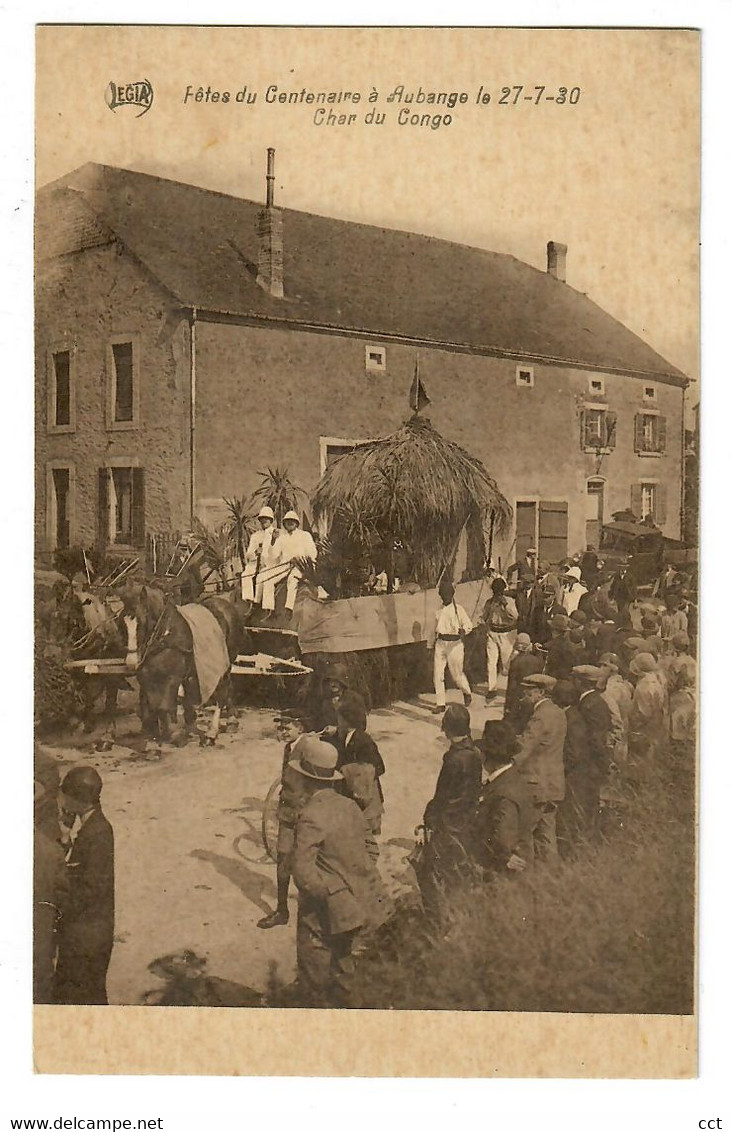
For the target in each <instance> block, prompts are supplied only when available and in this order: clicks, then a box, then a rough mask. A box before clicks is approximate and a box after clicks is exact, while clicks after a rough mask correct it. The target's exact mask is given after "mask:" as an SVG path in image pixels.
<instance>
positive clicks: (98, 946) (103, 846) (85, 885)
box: [55, 766, 114, 1006]
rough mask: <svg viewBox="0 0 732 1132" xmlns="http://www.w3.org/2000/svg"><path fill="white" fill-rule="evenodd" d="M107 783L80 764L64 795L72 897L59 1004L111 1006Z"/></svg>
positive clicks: (64, 929)
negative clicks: (104, 805)
mask: <svg viewBox="0 0 732 1132" xmlns="http://www.w3.org/2000/svg"><path fill="white" fill-rule="evenodd" d="M101 794H102V780H101V778H100V777H99V774H98V773H97V771H96V770H95V769H94V767H91V766H75V767H72V768H71V770H70V771H69V772H68V773H67V774H66V776H65V777H64V779H63V781H62V783H61V790H60V793H59V815H60V821H61V824H62V825H63V826H65V828H66V830H67V831H68V835H67V840H68V842H69V849H68V852H67V854H66V869H67V875H68V880H69V896H68V900H67V902H66V906H65V908H64V912H63V917H62V920H61V928H60V932H59V942H58V958H57V961H56V980H55V1000H56V1002H58V1003H65V1004H68V1005H74V1006H106V1004H107V968H108V967H109V960H110V958H111V955H112V940H113V936H114V835H113V833H112V827H111V825H110V824H109V822H108V821H107V819H106V817H105V816H104V814H103V813H102V806H101Z"/></svg>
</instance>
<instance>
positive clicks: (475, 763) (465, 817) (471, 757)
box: [424, 739, 482, 845]
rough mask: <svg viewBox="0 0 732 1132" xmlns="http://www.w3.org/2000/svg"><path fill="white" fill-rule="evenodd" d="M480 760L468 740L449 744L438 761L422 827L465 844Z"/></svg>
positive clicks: (477, 794)
mask: <svg viewBox="0 0 732 1132" xmlns="http://www.w3.org/2000/svg"><path fill="white" fill-rule="evenodd" d="M481 770H482V764H481V758H480V755H479V753H478V751H477V749H476V747H475V745H474V744H473V741H472V739H461V740H460V741H459V742H457V743H453V744H452V746H451V747H450V749H449V750H448V751H446V752H445V756H444V758H443V760H442V768H441V770H440V773H439V776H438V778H437V785H436V787H435V794H434V797H433V798H432V800H431V801H430V802H428V803H427V808H426V810H425V812H424V824H425V825H426V826H427V828H428V829H431V830H432V831H433V832H434V833H435V834H436V835H438V836H440V835H443V834H444V835H445V836H446V837H447V838H449V839H454V840H456V841H458V842H459V843H460V844H462V845H466V844H467V842H468V840H469V837H470V832H471V827H472V823H473V818H474V815H475V810H476V806H477V804H478V798H479V797H480V790H481Z"/></svg>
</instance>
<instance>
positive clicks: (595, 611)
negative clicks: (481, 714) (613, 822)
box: [419, 548, 697, 919]
mask: <svg viewBox="0 0 732 1132" xmlns="http://www.w3.org/2000/svg"><path fill="white" fill-rule="evenodd" d="M586 557H587V558H588V559H589V563H590V568H589V570H588V573H589V577H587V578H585V574H584V562H583V565H579V564H578V563H577V562H572V561H568V562H566V563H564V565H563V568H560V569H558V570H557V571H556V572H555V571H552V570H550V569H549V568H548V567H545V566H543V565H541V564H539V563H537V561H536V552H535V550H533V549H530V550H529V551H528V552H527V555H526V559H525V560H522V561H521V562H518V563H516V564H515V565H514V567H512V569H511V570H510V571H509V572H508V573H509V577H511V576H512V575H513V585H512V586H511V588H509V583H508V581H507V580H506V579H504V578H500V577H498V578H494V579H493V582H492V592H491V593H490V596H489V597H488V599H487V601H486V603H485V606H484V608H483V611H482V614H481V617H480V621H481V622H482V624H483V626H484V628H485V640H486V674H487V699H488V700H489V701H490V700H491V699H492V698H493V697H494V696H495V695H496V694H497V679H498V672H499V670H502V671H503V673H504V675H505V677H506V693H505V701H504V710H503V718H502V719H500V720H489V721H488V722H487V723H486V724H485V729H484V732H483V735H482V737H481V739H480V741H478V742H475V741H474V739H473V737H472V735H471V725H470V714H469V710H468V709H469V706H470V704H471V700H472V692H471V687H470V684H469V683H468V680H467V678H466V676H465V672H464V670H463V657H464V649H465V642H466V640H467V639H468V637H469V635H470V634H471V633H472V632H473V626H472V624H471V621H470V618H469V617H468V614H467V613H466V612H465V610H464V609H463V608H462V607H461V606H459V605H457V604H456V602H455V594H454V590H453V588H452V586H451V585H449V584H445V585H443V586H442V588H441V598H442V603H443V604H442V608H441V610H440V611H439V612H438V615H437V633H436V646H435V700H436V703H435V707H434V709H433V710H434V711H435V712H438V713H442V715H443V719H442V730H443V732H444V735H445V737H446V740H447V742H448V751H447V753H446V755H445V758H444V761H443V767H442V770H441V772H440V776H439V778H438V782H437V787H436V790H435V795H434V797H433V799H432V801H431V802H430V803H429V805H428V807H427V810H426V812H425V815H424V830H423V848H422V851H421V853H420V854H419V864H420V870H419V879H420V886H421V889H422V896H423V902H424V905H425V910H426V911H427V913H428V915H430V916H431V917H433V918H437V919H439V918H440V917H442V916H444V913H445V909H446V908H448V907H449V905H450V901H451V899H452V896H453V895H454V893H455V891H456V890H457V889H458V888H459V887H461V886H463V885H465V884H466V883H470V882H471V881H475V879H476V877H479V878H481V879H483V880H484V879H485V878H486V877H488V876H493V875H496V874H501V873H504V872H517V873H518V872H524V871H525V870H526V869H528V868H531V867H532V866H533V865H534V864H535V863H537V862H538V863H541V864H551V863H552V862H554V861H558V860H559V858H560V857H566V858H571V857H572V856H574V855H576V854H577V853H578V852H581V851H582V850H583V848H584V847H585V846H587V845H588V844H592V843H593V842H596V841H597V839H598V837H599V834H600V820H601V813H602V809H603V805H604V803H605V802H606V801H607V800H608V799H609V798H612V797H613V796H617V794H618V790H619V789H622V785H623V783H627V784H629V785H631V786H637V785H638V784H639V783H640V782H641V781H642V780H643V779H644V777H645V776H646V775H647V774H648V773H650V772H652V768H653V766H654V762H655V760H657V759H660V758H662V757H664V756H665V755H666V754H667V753H669V752H671V753H672V754H677V755H686V756H688V758H689V759H690V760H691V761H692V762H693V753H694V749H695V742H696V715H697V711H696V706H697V705H696V660H695V658H694V653H695V646H696V641H695V633H696V617H695V612H696V611H695V608H694V606H693V603H692V602H691V600H690V598H689V594H688V592H687V591H686V589H685V586H684V579H683V577H679V576H678V575H668V576H667V577H666V578H665V585H664V587H663V599H662V604H661V599H660V598H658V599H657V600H656V601H655V602H653V603H650V602H647V601H645V602H644V601H640V600H639V599H638V594H637V589H636V586H635V584H634V582H633V579H632V575H631V573H630V571H629V569H628V566H627V564H622V565H621V567H620V569H619V570H618V571H617V573H616V574H615V576H614V577H613V579H612V580H611V581H610V583H609V584H606V585H605V586H603V587H599V585H598V581H599V574H598V571H597V569H596V567H597V560H596V556H595V555H594V552H593V551H592V548H588V551H587V552H586ZM593 567H594V568H593ZM692 634H693V635H692ZM445 663H447V665H448V667H449V669H450V672H451V675H452V677H453V682H454V684H455V686H456V687H457V688H458V689H459V690H460V691H462V693H463V703H462V704H459V703H452V704H449V705H448V706H447V707H445V691H444V669H445Z"/></svg>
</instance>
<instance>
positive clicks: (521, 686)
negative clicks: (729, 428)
mask: <svg viewBox="0 0 732 1132" xmlns="http://www.w3.org/2000/svg"><path fill="white" fill-rule="evenodd" d="M70 80H73V81H70ZM60 90H63V92H64V94H63V99H61V100H60V99H59V91H60ZM699 169H700V36H699V33H698V32H697V31H694V30H689V29H685V30H684V29H678V30H675V29H668V28H664V29H653V28H649V29H601V28H594V29H581V28H574V29H550V28H542V29H531V28H460V29H457V28H453V29H450V28H379V27H364V28H342V27H340V28H335V27H332V28H328V27H320V28H313V27H268V28H264V27H204V26H185V27H184V26H155V25H148V26H136V25H121V26H91V25H89V26H86V25H65V26H61V25H53V26H52V25H43V26H39V27H38V29H37V39H36V196H35V284H36V289H35V335H36V338H35V528H34V597H35V607H34V612H35V647H34V668H35V701H34V728H35V745H34V774H33V781H34V797H35V812H34V818H35V820H34V885H33V921H34V940H33V1000H34V1035H35V1037H34V1047H35V1066H36V1070H37V1071H38V1072H40V1073H52V1074H53V1073H57V1074H58V1073H64V1074H77V1073H79V1074H81V1073H100V1074H102V1073H104V1074H111V1073H115V1074H190V1075H195V1074H209V1075H210V1074H226V1075H247V1074H249V1075H302V1076H304V1075H323V1076H349V1075H351V1076H395V1077H396V1076H406V1077H421V1076H435V1077H440V1076H453V1077H460V1076H462V1077H627V1078H632V1077H646V1078H654V1077H656V1078H658V1077H664V1078H680V1077H690V1076H694V1074H695V1073H696V1052H697V1038H696V906H697V901H696V856H697V852H696V850H697V845H696V836H697V835H696V813H697V797H696V791H697V731H698V727H697V705H698V697H697V688H698V606H699V584H698V542H699V538H698V500H699V427H700V425H699V312H698V299H699V263H698V252H699Z"/></svg>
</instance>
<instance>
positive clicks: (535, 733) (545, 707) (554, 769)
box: [514, 673, 567, 861]
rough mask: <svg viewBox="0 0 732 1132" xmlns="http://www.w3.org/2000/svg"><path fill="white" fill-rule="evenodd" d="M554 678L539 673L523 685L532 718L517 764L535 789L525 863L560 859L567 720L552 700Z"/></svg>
mask: <svg viewBox="0 0 732 1132" xmlns="http://www.w3.org/2000/svg"><path fill="white" fill-rule="evenodd" d="M556 683H557V682H556V680H555V679H554V678H553V677H552V676H547V675H545V674H543V673H537V674H535V675H532V676H526V677H525V678H524V680H523V682H522V685H521V686H522V688H523V690H524V695H525V696H526V698H527V700H528V701H529V703H530V706H531V719H530V720H529V722H528V723H527V725H526V727H525V729H524V732H523V734H522V735H521V737H520V739H519V751H518V753H517V754H516V757H515V759H514V762H515V764H516V766H517V767H518V768H519V770H520V771H521V773H522V774H523V776H524V778H525V779H526V781H527V782H528V783H529V785H530V786H531V787H532V792H533V799H534V814H533V819H532V831H531V837H530V838H528V839H527V842H526V844H525V845H524V846H523V847H522V852H521V856H522V857H523V858H524V859H525V860H526V861H532V860H534V859H536V860H539V861H554V860H556V858H557V807H558V805H559V803H560V802H561V801H562V799H563V798H564V791H565V784H564V740H565V739H566V736H567V720H566V717H565V715H564V712H563V711H562V709H561V708H560V707H557V705H556V704H555V703H554V702H553V701H552V699H551V698H550V697H551V693H552V691H553V690H554V687H555V686H556Z"/></svg>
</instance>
